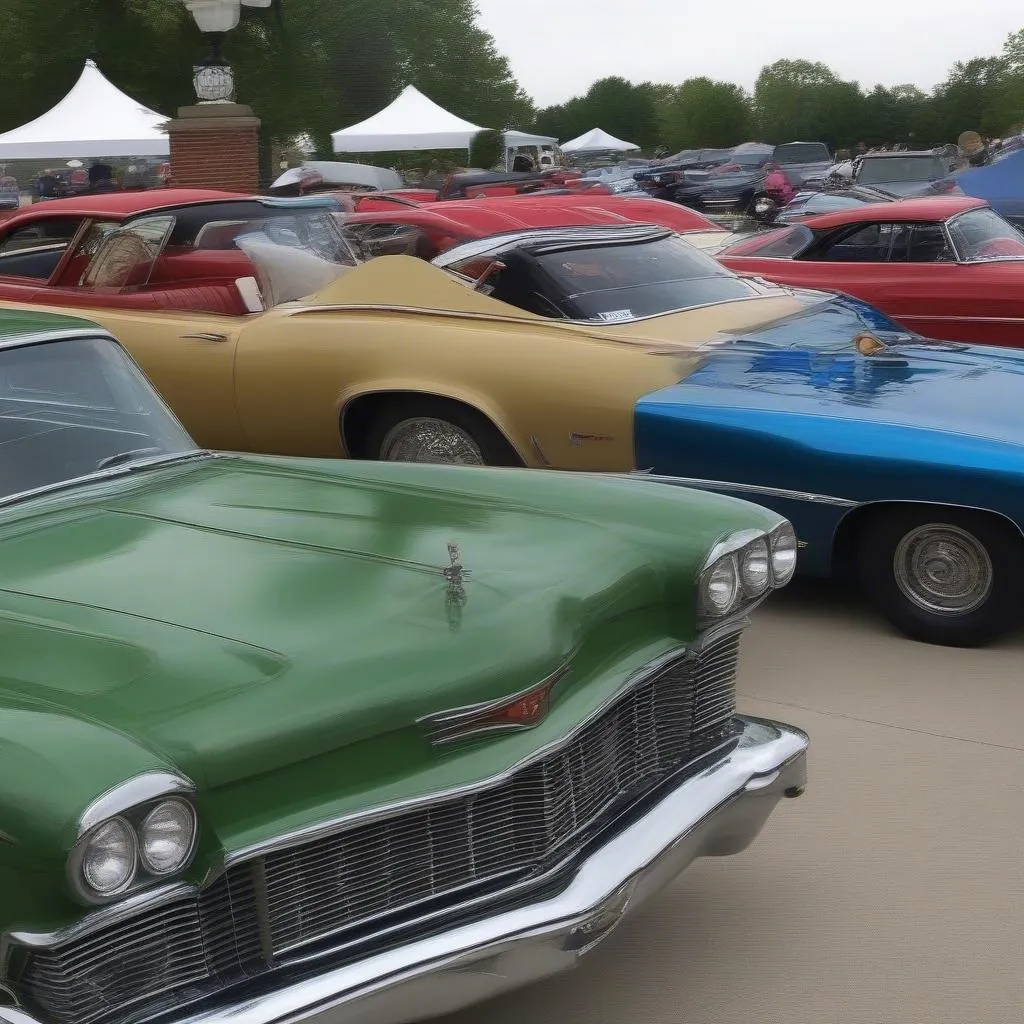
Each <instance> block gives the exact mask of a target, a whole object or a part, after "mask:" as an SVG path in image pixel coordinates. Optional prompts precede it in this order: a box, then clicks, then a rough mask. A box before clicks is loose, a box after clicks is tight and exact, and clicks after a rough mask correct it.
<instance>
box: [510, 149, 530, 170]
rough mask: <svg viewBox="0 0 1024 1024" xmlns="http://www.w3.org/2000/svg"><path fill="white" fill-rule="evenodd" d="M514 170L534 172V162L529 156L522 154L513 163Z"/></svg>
mask: <svg viewBox="0 0 1024 1024" xmlns="http://www.w3.org/2000/svg"><path fill="white" fill-rule="evenodd" d="M512 170H513V171H532V170H533V161H532V160H531V159H530V158H529V157H528V156H524V155H523V154H522V153H520V154H519V156H517V157H516V158H515V160H513V161H512Z"/></svg>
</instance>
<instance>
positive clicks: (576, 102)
mask: <svg viewBox="0 0 1024 1024" xmlns="http://www.w3.org/2000/svg"><path fill="white" fill-rule="evenodd" d="M662 88H663V87H661V86H656V85H654V83H652V82H643V83H641V84H639V85H637V84H635V83H633V82H629V81H627V80H626V79H625V78H618V77H616V76H613V77H610V78H601V79H598V81H596V82H595V83H594V84H593V85H592V86H591V87H590V88H589V89H588V90H587V92H586V94H585V95H583V96H577V97H575V98H574V99H571V100H569V101H568V102H567V103H563V104H560V105H558V106H554V107H547V108H546V109H544V110H541V111H539V112H538V114H537V116H536V119H535V120H534V129H535V130H536V131H538V132H540V133H541V134H543V135H553V136H555V137H556V138H558V139H561V140H562V141H563V142H564V141H566V140H567V139H574V138H575V137H576V136H577V135H582V134H583V133H584V132H588V131H590V130H591V128H603V129H604V130H605V131H606V132H609V133H610V134H612V135H615V136H618V137H619V138H620V139H625V140H626V141H627V142H635V143H636V144H637V145H638V146H640V147H641V148H642V149H650V148H653V147H654V146H656V145H658V141H659V136H660V132H661V126H660V124H659V120H658V99H659V95H660V94H661V90H662Z"/></svg>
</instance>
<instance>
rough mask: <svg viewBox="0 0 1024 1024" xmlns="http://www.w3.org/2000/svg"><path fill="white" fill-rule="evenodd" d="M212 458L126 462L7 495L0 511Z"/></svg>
mask: <svg viewBox="0 0 1024 1024" xmlns="http://www.w3.org/2000/svg"><path fill="white" fill-rule="evenodd" d="M76 337H77V335H76ZM199 458H204V459H208V458H213V453H212V452H208V451H206V450H205V449H203V448H196V449H195V450H194V451H189V452H176V453H173V454H167V455H157V456H154V457H153V458H152V459H139V460H138V461H137V462H128V463H125V464H124V465H121V466H116V467H115V468H113V469H101V470H99V471H97V472H95V473H87V474H86V475H85V476H75V477H70V478H69V479H67V480H58V481H57V482H56V483H53V484H46V485H45V486H43V487H33V488H32V489H31V490H28V491H18V492H17V493H15V494H7V495H5V496H4V497H2V498H0V511H2V510H3V509H7V508H9V507H11V506H13V505H16V504H17V503H18V502H21V501H24V500H25V499H26V498H41V497H45V496H46V495H47V494H57V493H58V492H60V491H63V490H66V489H67V488H69V487H79V486H81V487H87V486H90V485H92V484H98V483H103V482H104V481H106V480H113V479H115V478H117V477H122V476H130V475H131V474H132V473H135V472H138V471H139V470H140V469H153V468H154V467H156V466H171V465H178V464H180V463H182V462H189V461H191V460H192V459H199Z"/></svg>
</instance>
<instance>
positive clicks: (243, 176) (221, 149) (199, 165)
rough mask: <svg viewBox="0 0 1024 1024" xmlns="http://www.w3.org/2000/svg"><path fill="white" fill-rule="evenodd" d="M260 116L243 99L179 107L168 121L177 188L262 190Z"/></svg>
mask: <svg viewBox="0 0 1024 1024" xmlns="http://www.w3.org/2000/svg"><path fill="white" fill-rule="evenodd" d="M259 129H260V122H259V118H256V117H253V113H252V111H251V110H250V109H249V108H248V107H245V106H242V105H241V104H238V103H201V104H198V105H196V106H194V107H180V108H179V109H178V116H177V118H175V120H173V121H169V122H168V123H167V133H168V135H170V138H171V174H172V175H173V177H174V185H175V186H176V187H177V188H220V189H226V190H227V191H229V192H249V193H255V192H258V191H259V181H260V160H259Z"/></svg>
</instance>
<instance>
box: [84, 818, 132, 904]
mask: <svg viewBox="0 0 1024 1024" xmlns="http://www.w3.org/2000/svg"><path fill="white" fill-rule="evenodd" d="M111 828H117V829H120V830H121V831H122V832H123V834H124V859H125V861H126V862H127V863H126V873H125V876H124V878H123V880H122V881H121V882H119V883H118V884H117V885H115V886H113V887H111V888H110V889H106V890H104V889H99V888H97V887H96V886H94V885H93V884H92V883H91V882H90V881H89V878H88V873H87V866H88V863H89V856H90V853H91V852H92V851H93V848H94V846H95V844H96V843H97V842H98V841H99V839H100V837H101V836H102V835H103V833H104V832H106V831H108V830H109V829H111ZM70 863H71V865H72V871H73V873H74V874H75V875H76V876H77V882H78V888H79V889H80V890H81V892H82V893H83V894H85V895H87V896H88V897H89V899H90V900H92V901H95V902H100V901H102V902H106V901H108V900H112V899H116V898H117V897H118V896H121V895H123V894H124V893H126V892H128V891H129V890H130V889H131V888H132V886H133V885H134V883H135V879H136V877H137V876H138V873H139V839H138V836H137V835H136V833H135V829H134V828H132V825H131V822H129V821H127V820H126V819H125V818H123V817H122V816H121V815H119V814H118V815H115V816H114V817H112V818H107V819H106V821H101V822H100V823H99V824H98V825H96V826H95V827H94V828H92V829H90V830H89V831H88V832H87V833H86V834H85V835H84V836H82V837H81V838H80V839H79V841H78V842H77V843H76V844H75V849H74V850H73V851H72V856H71V860H70Z"/></svg>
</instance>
